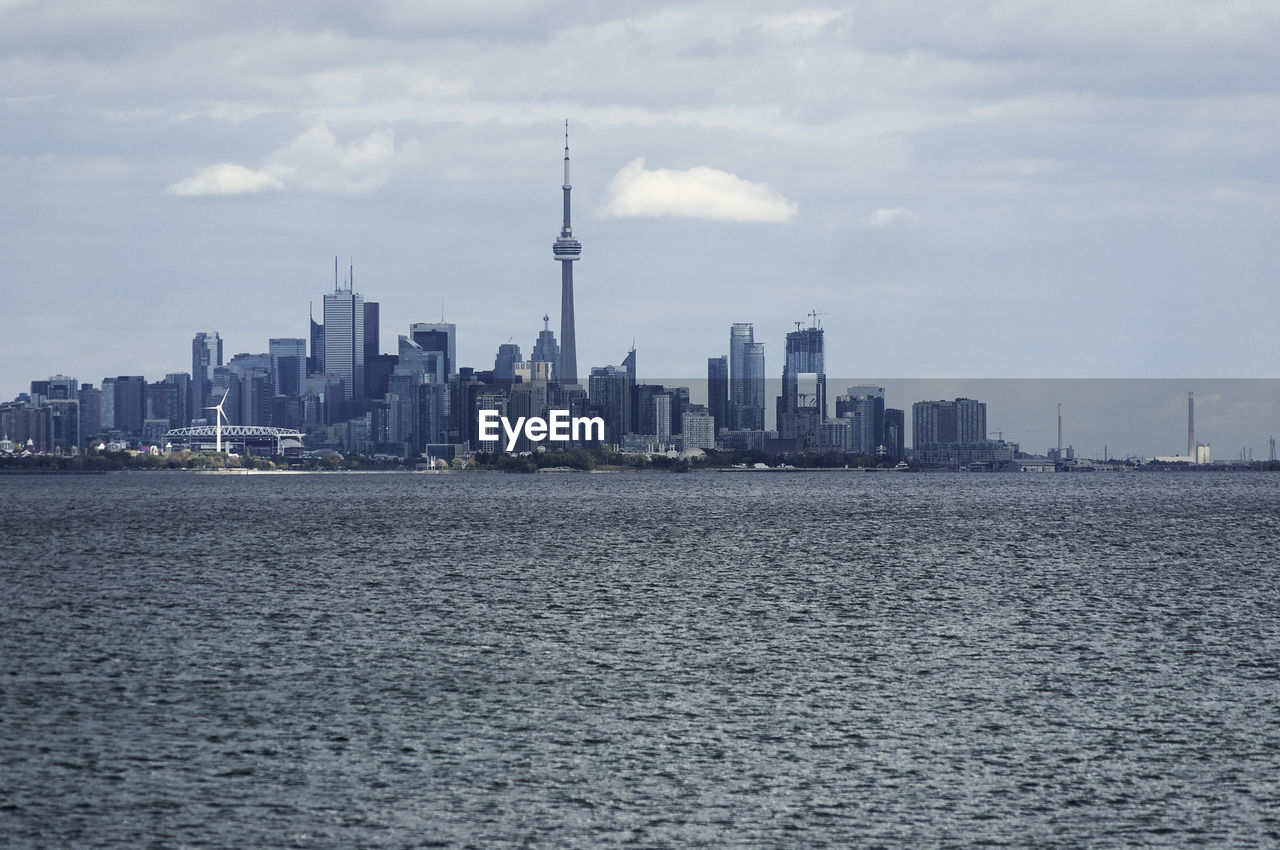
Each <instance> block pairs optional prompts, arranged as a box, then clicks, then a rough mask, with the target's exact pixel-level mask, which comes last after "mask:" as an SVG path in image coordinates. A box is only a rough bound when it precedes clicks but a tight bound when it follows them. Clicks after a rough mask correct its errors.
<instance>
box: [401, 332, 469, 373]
mask: <svg viewBox="0 0 1280 850" xmlns="http://www.w3.org/2000/svg"><path fill="white" fill-rule="evenodd" d="M409 338H410V339H412V340H413V341H414V342H416V343H417V344H418V346H419V347H420V348H421V349H422V350H423V351H436V352H439V353H440V354H441V355H442V356H443V357H444V373H445V380H448V379H449V378H452V377H454V376H455V375H457V374H458V357H457V346H458V326H457V325H455V324H454V323H453V322H446V321H443V320H442V321H439V322H414V323H413V324H411V325H409Z"/></svg>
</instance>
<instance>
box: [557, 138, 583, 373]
mask: <svg viewBox="0 0 1280 850" xmlns="http://www.w3.org/2000/svg"><path fill="white" fill-rule="evenodd" d="M561 188H562V189H563V191H564V224H563V225H562V226H561V228H560V238H559V239H557V240H556V241H555V243H554V244H552V246H551V253H552V255H553V256H555V258H556V262H558V263H559V264H560V376H559V377H558V379H557V380H559V382H560V383H561V384H576V383H578V344H577V342H576V336H575V334H574V330H573V328H574V325H573V264H574V262H576V261H577V259H578V255H579V254H581V253H582V243H581V242H579V241H578V240H577V239H574V238H573V228H572V227H571V226H570V224H569V192H570V190H571V189H572V188H573V187H572V186H570V185H569V122H568V121H565V122H564V186H563V187H561Z"/></svg>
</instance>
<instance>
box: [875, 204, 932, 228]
mask: <svg viewBox="0 0 1280 850" xmlns="http://www.w3.org/2000/svg"><path fill="white" fill-rule="evenodd" d="M919 220H920V216H918V215H916V214H915V213H914V212H912V211H911V210H909V209H907V208H906V207H893V208H892V209H878V210H876V211H875V212H873V213H871V214H870V215H868V216H867V217H866V218H865V219H863V221H864V222H865V223H866V224H867V226H868V227H875V228H877V229H884V228H886V227H895V226H909V225H912V224H915V223H916V222H917V221H919Z"/></svg>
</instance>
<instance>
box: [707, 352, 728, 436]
mask: <svg viewBox="0 0 1280 850" xmlns="http://www.w3.org/2000/svg"><path fill="white" fill-rule="evenodd" d="M707 412H708V413H710V414H711V418H712V419H713V420H715V428H714V429H713V430H712V433H713V434H714V433H717V432H719V431H720V429H721V428H728V427H729V425H730V421H729V358H728V357H726V356H724V355H721V356H719V357H708V358H707Z"/></svg>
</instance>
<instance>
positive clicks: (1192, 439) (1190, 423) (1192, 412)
mask: <svg viewBox="0 0 1280 850" xmlns="http://www.w3.org/2000/svg"><path fill="white" fill-rule="evenodd" d="M1187 457H1189V458H1191V462H1192V463H1195V462H1196V394H1195V393H1191V392H1189V393H1187Z"/></svg>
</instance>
